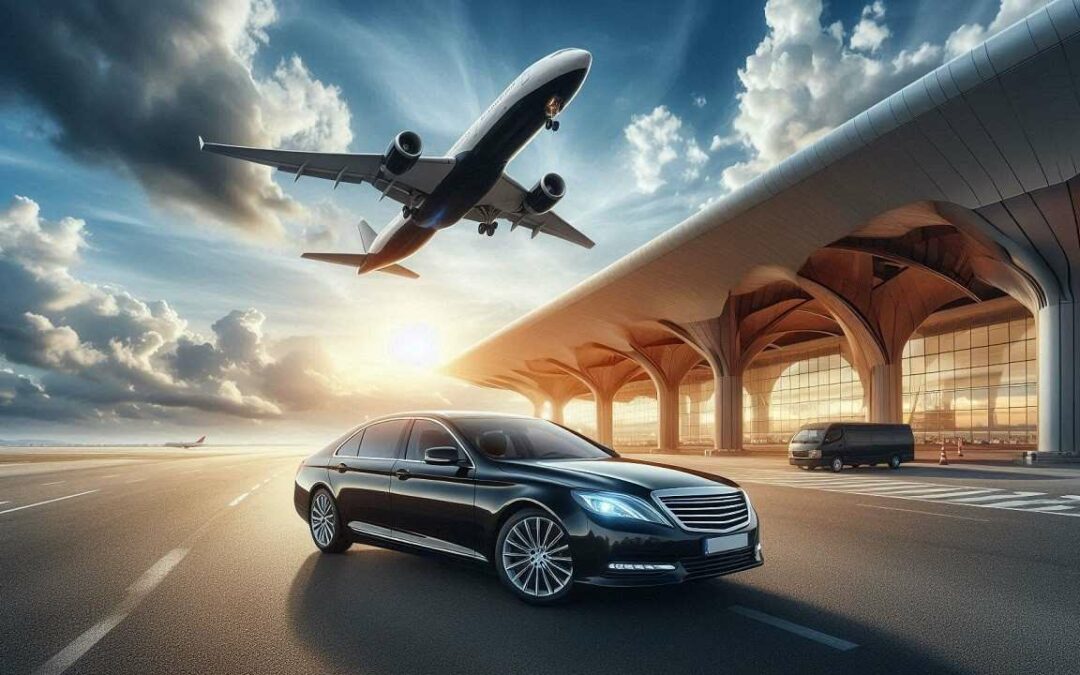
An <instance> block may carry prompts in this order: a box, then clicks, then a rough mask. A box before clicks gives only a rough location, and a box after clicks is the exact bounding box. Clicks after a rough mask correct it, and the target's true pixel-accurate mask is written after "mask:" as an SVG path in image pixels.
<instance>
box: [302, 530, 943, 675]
mask: <svg viewBox="0 0 1080 675" xmlns="http://www.w3.org/2000/svg"><path fill="white" fill-rule="evenodd" d="M754 573H755V572H750V573H748V574H754ZM581 590H583V591H584V592H580V593H578V594H577V595H576V596H575V598H574V599H573V600H572V601H571V602H570V603H568V604H564V605H559V606H556V607H546V608H535V607H531V606H528V605H525V604H523V603H521V602H520V601H518V600H517V599H515V598H513V597H512V596H511V595H510V594H509V593H508V592H506V591H505V590H504V589H503V588H502V587H501V586H500V585H499V582H498V580H497V579H496V578H495V576H494V575H493V574H491V573H490V572H487V571H486V570H485V569H483V568H479V567H474V566H471V565H467V564H464V563H457V562H455V561H447V560H442V559H436V558H430V557H426V556H416V555H411V554H406V553H399V552H395V551H385V550H380V549H375V548H370V547H360V546H356V547H354V548H353V549H351V550H350V551H349V552H348V553H347V554H345V555H340V556H329V555H322V554H318V553H313V554H312V555H311V556H310V557H309V558H307V559H306V560H305V561H304V564H303V565H302V566H301V568H300V569H299V570H298V571H297V574H296V576H295V578H294V580H293V583H292V586H291V588H290V591H289V593H290V595H289V611H290V621H291V623H292V625H293V627H294V629H295V631H296V632H297V634H298V635H299V636H300V637H301V639H303V640H304V641H305V642H306V643H308V644H309V646H310V647H311V653H312V654H313V655H317V657H318V658H321V659H323V663H322V665H321V666H320V667H319V670H320V671H321V670H325V671H327V672H333V671H345V670H350V671H363V672H370V673H390V672H395V673H398V672H409V673H421V672H467V673H508V672H545V673H548V672H550V673H556V672H557V673H577V672H588V673H596V672H616V671H617V672H620V673H629V672H647V673H662V672H663V673H666V672H706V671H707V672H711V673H715V672H752V673H767V672H775V673H792V672H800V673H805V672H853V673H869V672H878V671H887V672H923V673H926V672H944V671H948V670H950V669H949V668H948V666H947V664H945V663H943V662H941V661H939V660H935V659H934V658H933V657H931V656H930V655H928V654H921V653H918V652H917V651H916V650H915V649H914V648H913V647H911V646H910V645H909V644H907V643H905V642H904V641H903V640H902V639H899V638H897V637H895V636H892V635H888V634H885V633H882V632H880V631H878V630H876V629H874V628H871V627H869V626H866V625H862V624H859V623H857V622H853V621H852V620H850V619H848V618H846V617H844V616H840V615H835V614H831V613H828V612H822V611H820V610H818V609H816V608H814V607H812V606H809V605H806V604H804V603H801V602H797V601H794V600H791V599H788V598H784V597H780V596H777V595H775V594H770V593H766V592H762V591H759V590H757V589H754V588H752V587H750V586H748V585H746V584H745V583H741V582H740V581H739V580H738V577H730V578H727V579H723V580H712V581H705V582H699V583H694V584H686V585H683V586H677V587H668V588H657V589H637V590H633V591H627V590H622V591H613V590H599V589H596V590H594V589H581ZM732 605H741V606H744V607H749V608H752V609H755V610H758V611H761V612H767V613H769V614H772V615H774V616H778V617H782V618H785V619H788V620H791V621H796V622H798V623H801V624H804V625H810V626H812V627H814V628H816V629H817V630H820V631H823V632H826V633H829V634H831V635H835V636H837V637H842V638H844V639H846V640H850V641H852V642H855V643H857V644H859V645H860V646H859V647H858V648H856V649H854V650H852V651H848V652H841V651H837V650H834V649H832V648H830V647H826V646H824V645H821V644H819V643H817V642H813V641H810V640H807V639H805V638H802V637H799V636H796V635H793V634H791V633H788V632H785V631H782V630H779V629H777V628H774V627H771V626H768V625H764V624H761V623H758V622H756V621H753V620H750V619H748V618H745V617H743V616H739V615H737V614H735V613H734V612H732V611H730V610H729V609H728V608H729V607H731V606H732ZM882 621H883V622H887V621H888V617H882Z"/></svg>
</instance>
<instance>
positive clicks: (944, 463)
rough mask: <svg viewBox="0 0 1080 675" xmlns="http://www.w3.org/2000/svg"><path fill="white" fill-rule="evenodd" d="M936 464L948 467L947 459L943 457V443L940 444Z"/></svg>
mask: <svg viewBox="0 0 1080 675" xmlns="http://www.w3.org/2000/svg"><path fill="white" fill-rule="evenodd" d="M937 463H938V464H940V465H942V466H948V465H949V458H948V457H946V456H945V441H942V442H941V454H940V455H938V461H937Z"/></svg>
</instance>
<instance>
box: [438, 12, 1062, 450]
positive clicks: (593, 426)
mask: <svg viewBox="0 0 1080 675" xmlns="http://www.w3.org/2000/svg"><path fill="white" fill-rule="evenodd" d="M1078 29H1080V15H1078V14H1077V13H1076V12H1075V11H1074V8H1073V5H1072V3H1055V4H1053V5H1050V6H1049V7H1048V8H1047V12H1040V13H1036V14H1033V15H1032V16H1031V17H1029V18H1028V19H1026V20H1025V21H1022V22H1020V23H1018V24H1016V25H1014V26H1012V27H1011V28H1010V29H1008V30H1006V31H1003V32H1002V33H1000V34H998V35H997V36H995V37H993V38H992V39H990V40H989V41H988V42H986V43H985V44H984V45H981V46H980V47H978V48H977V49H975V50H974V51H972V52H970V53H969V54H966V55H964V56H961V57H959V58H957V59H955V60H953V61H951V62H949V63H946V64H945V65H943V66H942V67H940V68H938V69H937V70H935V71H933V72H931V73H929V74H928V75H926V76H925V77H923V78H921V79H919V80H917V81H915V82H913V83H912V84H910V85H909V86H907V87H905V88H904V89H902V90H901V91H898V92H896V93H895V94H893V95H892V96H890V97H889V98H887V99H885V100H883V101H881V102H880V103H878V104H877V105H875V106H873V107H872V108H870V109H868V110H866V111H864V112H862V113H861V114H859V115H857V116H855V117H854V118H853V119H851V120H850V121H848V122H847V123H846V124H844V125H842V126H841V127H839V128H837V129H836V130H834V131H833V132H832V133H830V134H828V135H827V136H825V137H824V138H822V139H821V140H819V141H818V142H816V143H814V144H813V145H811V146H809V147H807V148H805V149H804V150H802V151H800V152H799V153H797V154H795V155H793V156H791V157H790V158H788V159H787V160H786V161H784V162H782V163H781V164H779V165H778V166H776V167H774V168H772V169H771V170H769V171H768V172H767V173H765V174H763V175H761V176H760V177H758V178H757V179H755V180H754V181H752V182H751V183H749V184H747V185H745V186H744V187H743V188H741V189H739V190H738V191H736V192H734V193H731V194H728V195H726V196H723V197H721V198H720V199H718V200H717V201H716V202H715V203H714V204H712V205H711V206H709V207H707V208H705V209H703V210H701V211H699V212H698V213H697V214H695V215H694V216H692V217H690V218H689V219H687V220H686V221H684V222H682V223H680V224H678V225H676V226H675V227H673V228H672V229H671V230H669V231H667V232H666V233H664V234H663V235H661V236H659V237H657V238H656V239H654V240H653V241H651V242H649V243H648V244H646V245H644V246H642V247H641V248H639V249H638V250H636V251H634V252H632V253H631V254H629V255H627V256H626V257H624V258H622V259H621V260H618V261H617V262H615V263H614V264H612V265H611V266H609V267H608V268H606V269H604V270H602V271H601V272H599V273H597V274H595V275H594V276H592V277H591V278H589V279H587V280H585V281H584V282H583V283H581V284H580V285H578V286H576V287H574V288H572V289H570V290H569V291H568V292H567V293H565V294H564V295H562V296H561V297H559V298H557V299H555V300H554V301H552V302H550V303H549V304H547V305H545V306H542V307H540V308H538V309H536V310H534V311H533V312H530V313H529V314H527V315H525V316H524V317H522V318H520V319H519V320H517V321H515V322H514V323H512V324H510V325H509V326H506V327H505V328H503V329H502V330H500V331H498V332H497V333H495V334H493V335H491V336H490V337H489V338H487V339H485V340H483V341H482V342H481V343H479V344H477V345H475V346H474V347H472V348H471V349H469V350H468V351H467V352H465V353H464V354H462V355H460V356H459V357H458V358H456V359H455V360H453V361H452V362H451V363H450V364H449V365H448V368H447V370H448V372H450V373H451V374H453V375H455V376H457V377H460V378H462V379H465V380H468V381H470V382H473V383H476V384H478V385H482V386H485V387H493V388H498V389H505V390H509V391H513V392H517V393H519V394H521V395H522V396H524V397H526V398H527V399H528V400H529V401H530V402H531V403H532V404H533V406H534V410H535V412H536V413H537V414H538V415H544V416H547V417H549V418H551V419H553V420H555V421H561V422H563V423H565V424H567V425H568V426H570V427H572V428H575V429H578V430H580V431H581V432H583V433H586V434H588V435H591V436H594V437H595V438H597V439H598V440H599V441H600V442H602V443H605V444H610V445H613V446H615V447H617V448H635V447H636V448H660V449H663V450H671V449H676V448H679V447H688V446H689V447H705V448H709V447H712V448H716V449H739V448H742V447H744V446H750V445H754V444H766V443H782V442H786V440H787V438H788V437H790V435H791V434H792V433H793V432H794V431H795V430H796V429H798V427H799V426H800V425H802V424H804V423H808V422H815V421H823V420H867V421H872V422H907V423H910V424H911V425H912V427H913V430H914V432H915V435H916V439H917V440H919V441H921V442H928V443H936V442H940V441H942V440H945V439H949V440H952V439H964V440H965V441H967V442H971V443H975V444H990V445H1009V446H1019V447H1037V448H1038V450H1039V451H1040V453H1060V454H1068V455H1075V454H1076V453H1077V452H1078V451H1080V416H1077V415H1076V408H1077V405H1078V403H1080V373H1078V371H1077V368H1078V366H1080V363H1078V362H1080V342H1078V340H1080V314H1078V313H1077V312H1076V309H1075V307H1076V305H1075V300H1076V294H1077V293H1078V292H1080V218H1078V214H1077V208H1078V206H1080V194H1077V191H1078V190H1080V178H1077V173H1078V169H1077V163H1078V162H1077V160H1078V158H1080V95H1078V91H1080V80H1078V78H1080V72H1077V65H1076V64H1077V63H1080V44H1078V42H1077V40H1075V39H1065V38H1064V37H1063V36H1070V35H1074V34H1075V33H1076V32H1077V30H1078Z"/></svg>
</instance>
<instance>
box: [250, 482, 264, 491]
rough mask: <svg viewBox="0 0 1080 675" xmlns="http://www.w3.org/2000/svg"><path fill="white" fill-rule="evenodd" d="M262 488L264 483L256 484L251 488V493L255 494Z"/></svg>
mask: <svg viewBox="0 0 1080 675" xmlns="http://www.w3.org/2000/svg"><path fill="white" fill-rule="evenodd" d="M260 487H262V483H255V484H254V485H252V486H251V491H252V492H255V491H256V490H258V489H259V488H260Z"/></svg>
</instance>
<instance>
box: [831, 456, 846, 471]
mask: <svg viewBox="0 0 1080 675" xmlns="http://www.w3.org/2000/svg"><path fill="white" fill-rule="evenodd" d="M829 468H830V469H832V472H833V473H840V472H841V471H843V470H844V458H843V457H841V456H840V455H837V456H836V457H833V458H832V461H831V462H829Z"/></svg>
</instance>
